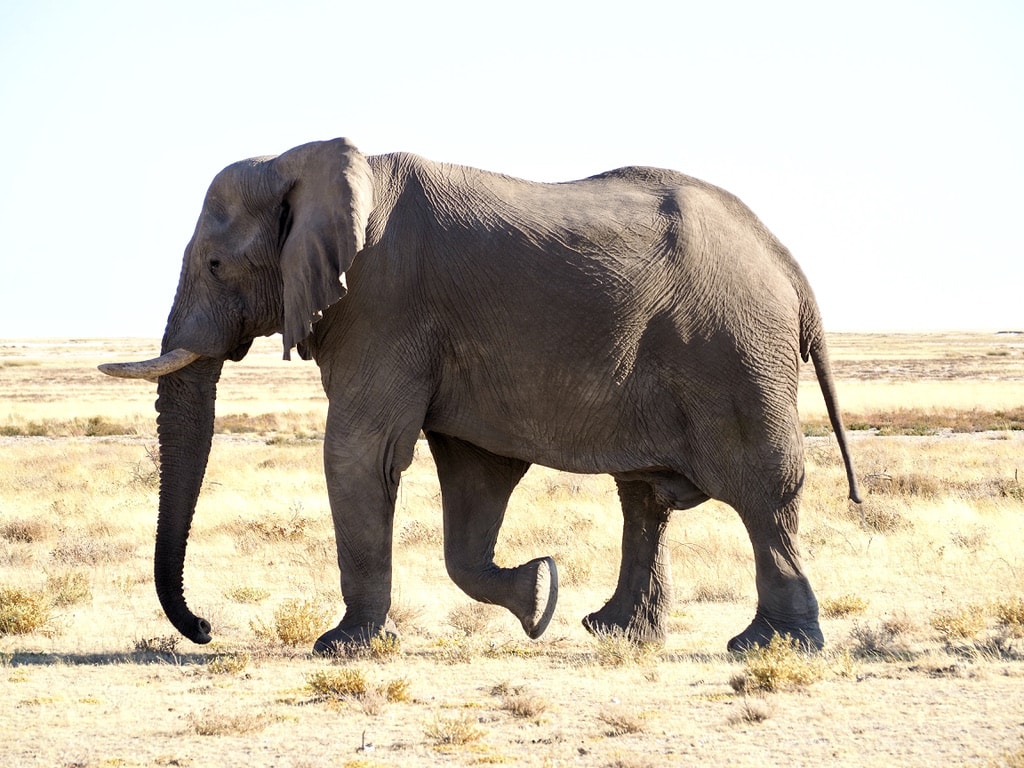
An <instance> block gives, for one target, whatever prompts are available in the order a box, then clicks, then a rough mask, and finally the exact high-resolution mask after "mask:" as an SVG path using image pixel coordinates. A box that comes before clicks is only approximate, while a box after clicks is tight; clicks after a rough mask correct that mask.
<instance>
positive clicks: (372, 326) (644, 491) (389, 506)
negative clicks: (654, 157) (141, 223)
mask: <svg viewBox="0 0 1024 768" xmlns="http://www.w3.org/2000/svg"><path fill="white" fill-rule="evenodd" d="M342 276H344V278H343V279H344V282H342V281H341V279H342ZM345 283H347V290H346V288H345ZM275 332H280V333H282V334H283V338H284V354H285V357H286V358H287V357H288V356H289V351H290V350H291V348H292V347H293V346H297V348H298V350H299V352H300V353H301V354H303V356H306V357H308V356H309V355H312V357H313V358H314V359H315V360H316V362H317V364H318V365H319V366H320V369H321V375H322V378H323V386H324V390H325V392H326V393H327V396H328V398H329V400H330V407H329V414H328V417H327V426H326V437H325V440H324V465H325V470H326V477H327V488H328V492H329V496H330V504H331V511H332V515H333V518H334V528H335V534H336V539H337V549H338V565H339V567H340V570H341V591H342V595H343V597H344V602H345V613H344V617H343V618H342V620H341V623H340V624H339V625H338V626H337V627H336V628H334V629H331V630H330V631H328V632H326V633H325V634H324V635H323V636H322V637H321V638H320V639H319V640H318V641H317V643H316V646H315V650H316V651H318V652H321V653H329V652H331V651H332V650H335V649H336V648H337V647H338V644H340V643H348V642H366V641H367V640H368V638H369V637H371V636H372V635H374V634H376V633H378V632H380V631H382V630H383V631H386V628H387V627H389V626H391V625H390V621H389V618H388V610H389V607H390V605H391V549H392V533H393V525H394V523H393V517H394V508H395V496H396V492H397V490H398V483H399V478H400V476H401V473H402V471H403V470H404V469H405V468H406V467H408V466H409V464H410V462H411V461H412V458H413V447H414V444H415V442H416V439H417V436H418V435H419V432H420V430H423V431H424V432H425V433H426V436H427V439H428V441H429V443H430V448H431V451H432V453H433V456H434V459H435V461H436V463H437V471H438V475H439V478H440V483H441V489H442V505H443V513H444V551H445V562H446V565H447V569H448V573H449V574H450V576H451V578H452V579H453V580H454V581H455V583H456V584H458V585H459V586H460V587H461V588H462V589H463V590H464V591H465V592H466V593H467V594H469V595H470V596H471V597H473V598H475V599H477V600H480V601H484V602H490V603H496V604H498V605H502V606H505V607H506V608H508V609H509V610H510V611H511V612H512V613H513V614H514V615H515V616H516V617H518V618H519V619H520V621H521V622H522V625H523V628H524V630H525V631H526V632H527V634H528V635H529V636H531V637H537V636H538V635H539V634H540V633H541V632H543V630H544V629H545V627H546V626H547V622H548V621H549V620H550V618H551V613H552V611H553V609H554V604H555V598H556V595H557V575H556V572H555V568H554V563H553V561H552V560H551V559H550V558H538V559H537V560H533V561H531V562H529V563H526V564H524V565H521V566H519V567H516V568H500V567H498V566H497V565H496V564H495V563H494V547H495V542H496V540H497V536H498V531H499V529H500V526H501V522H502V518H503V516H504V512H505V506H506V503H507V501H508V498H509V495H510V493H511V492H512V490H513V488H514V487H515V485H516V483H517V482H518V481H519V479H520V478H521V477H522V476H523V473H524V472H526V470H527V468H528V467H529V466H530V464H531V463H537V464H542V465H545V466H549V467H555V468H558V469H561V470H567V471H570V472H582V473H598V472H600V473H609V474H611V475H612V476H613V477H614V478H615V481H616V483H617V485H618V491H619V497H620V499H621V502H622V511H623V518H624V523H623V534H622V563H621V570H620V573H619V579H618V584H617V586H616V588H615V592H614V594H613V595H612V597H611V599H609V600H608V602H607V604H606V605H605V606H604V607H603V608H601V609H600V610H598V611H596V612H595V613H592V614H590V615H589V616H587V617H586V618H585V619H584V624H585V626H586V627H587V629H589V630H590V631H592V632H597V631H604V630H615V629H619V630H622V631H625V632H626V633H628V635H629V636H630V637H631V638H633V639H634V640H637V641H650V642H661V641H663V639H664V637H665V631H666V629H665V626H666V617H667V612H668V607H669V601H670V591H671V585H670V574H669V557H668V548H667V546H666V528H667V523H668V519H669V514H670V511H671V510H673V509H689V508H691V507H694V506H697V505H698V504H700V503H701V502H703V501H705V500H707V499H709V498H714V499H720V500H722V501H723V502H725V503H727V504H729V505H731V506H732V507H733V508H735V509H736V511H737V512H738V513H739V515H740V518H741V519H742V520H743V523H744V524H745V526H746V528H747V531H748V533H749V536H750V541H751V543H752V545H753V549H754V561H755V564H756V582H757V596H758V601H757V611H756V615H755V618H754V620H753V622H752V623H751V624H750V626H749V627H747V629H745V630H744V631H743V632H742V633H740V634H739V635H738V636H736V637H734V638H733V639H732V640H731V641H730V642H729V648H730V649H734V650H737V649H743V648H746V647H749V646H751V645H752V644H754V643H760V644H764V643H767V642H768V641H769V640H770V638H771V636H772V634H773V632H775V631H777V632H779V633H787V632H788V633H790V634H791V635H792V636H793V637H795V638H799V639H800V640H802V642H803V643H804V644H805V645H806V646H808V647H811V648H819V647H821V645H822V643H823V638H822V634H821V629H820V627H819V625H818V604H817V601H816V599H815V596H814V593H813V592H812V590H811V587H810V585H809V583H808V581H807V578H806V577H805V575H804V571H803V568H802V566H801V562H800V553H799V548H798V545H797V516H798V508H799V504H800V495H801V489H802V486H803V481H804V461H803V445H802V438H801V431H800V424H799V421H798V418H797V405H796V400H797V373H798V368H799V365H800V361H801V358H803V360H805V361H806V360H807V359H808V358H810V359H812V360H813V361H814V365H815V370H816V372H817V376H818V380H819V382H820V384H821V388H822V391H823V393H824V396H825V400H826V403H827V405H828V409H829V413H830V416H831V420H832V425H833V427H834V429H835V433H836V436H837V437H838V438H839V445H840V449H841V451H842V454H843V458H844V461H845V463H846V467H847V473H848V477H849V482H850V495H851V498H853V499H855V500H856V499H857V490H856V485H855V481H854V476H853V472H852V468H851V464H850V460H849V456H848V452H847V449H846V444H845V439H844V436H843V429H842V424H841V421H840V418H839V415H838V410H837V407H836V397H835V393H834V389H833V385H832V378H831V374H830V372H829V364H828V357H827V353H826V349H825V341H824V335H823V332H822V325H821V320H820V317H819V313H818V309H817V306H816V304H815V300H814V297H813V295H812V292H811V289H810V287H809V286H808V284H807V281H806V279H805V278H804V276H803V274H802V272H801V271H800V269H799V267H798V266H797V264H796V263H795V262H794V260H793V258H792V257H791V256H790V254H789V252H788V251H787V250H786V249H785V248H784V247H783V246H782V245H781V244H780V243H779V242H778V241H777V240H776V239H775V238H774V237H773V236H772V235H771V234H770V233H769V232H768V230H767V229H766V228H765V227H764V226H763V225H762V224H761V222H760V221H759V220H758V219H757V218H756V217H755V216H754V215H753V214H752V213H751V212H750V211H749V210H748V209H747V208H746V207H745V206H744V205H743V204H742V203H741V202H740V201H739V200H738V199H736V198H735V197H733V196H731V195H729V194H728V193H726V192H724V191H722V190H720V189H717V188H716V187H713V186H710V185H708V184H705V183H703V182H701V181H698V180H696V179H692V178H690V177H688V176H684V175H682V174H680V173H676V172H674V171H666V170H658V169H652V168H623V169H620V170H617V171H611V172H609V173H604V174H601V175H599V176H595V177H593V178H589V179H585V180H582V181H574V182H569V183H564V184H539V183H532V182H528V181H522V180H519V179H513V178H509V177H506V176H501V175H497V174H493V173H486V172H484V171H479V170H476V169H473V168H464V167H458V166H453V165H445V164H441V163H434V162H430V161H428V160H424V159H423V158H420V157H417V156H415V155H409V154H393V155H382V156H375V157H368V158H366V157H363V156H362V155H361V154H360V153H359V152H358V151H357V150H356V149H355V147H353V146H352V145H351V144H350V143H348V142H347V141H345V140H342V139H338V140H334V141H328V142H318V143H313V144H307V145H304V146H301V147H297V148H295V149H293V150H290V151H288V152H286V153H285V154H283V155H280V156H279V157H274V158H260V159H254V160H247V161H243V162H240V163H236V164H234V165H232V166H229V167H228V168H226V169H225V170H224V171H222V172H221V173H220V174H219V175H218V176H217V177H216V178H215V179H214V181H213V184H212V185H211V187H210V190H209V192H208V193H207V197H206V201H205V203H204V205H203V209H202V213H201V215H200V217H199V222H198V224H197V226H196V231H195V235H194V237H193V239H192V241H191V242H190V243H189V245H188V247H187V248H186V250H185V256H184V263H183V265H182V271H181V279H180V283H179V285H178V292H177V297H176V298H175V301H174V306H173V309H172V310H171V313H170V317H169V319H168V322H167V329H166V333H165V336H164V340H163V350H164V352H167V351H169V350H172V349H175V348H185V349H188V350H191V351H192V352H195V353H199V354H200V355H202V357H200V358H199V359H198V360H197V361H195V362H193V363H192V364H191V365H188V366H187V367H185V368H184V369H182V370H180V371H178V372H175V373H171V374H167V375H163V376H161V377H160V378H159V385H158V391H159V399H158V401H157V410H158V412H159V418H158V424H159V436H160V455H161V462H162V467H161V478H160V513H159V522H158V530H157V543H156V557H155V577H156V584H157V591H158V593H159V596H160V600H161V603H162V605H163V607H164V610H165V611H166V613H167V616H168V618H169V619H170V620H171V622H172V623H173V624H174V626H175V627H177V628H178V630H179V631H180V632H181V633H182V634H184V635H185V636H186V637H188V638H190V639H192V640H194V641H195V642H199V643H203V642H207V641H209V639H210V634H209V633H210V626H209V624H208V623H207V622H206V621H205V620H204V619H201V618H198V617H196V616H195V615H193V614H192V612H191V611H190V610H189V608H188V607H187V606H186V604H185V600H184V598H183V595H182V589H183V585H182V571H183V564H184V557H185V547H186V543H187V538H188V531H189V527H190V525H191V520H192V515H193V511H194V508H195V504H196V499H197V497H198V494H199V488H200V485H201V483H202V479H203V475H204V472H205V469H206V463H207V458H208V454H209V449H210V443H211V436H212V432H213V417H214V401H215V397H216V383H217V380H218V377H219V375H220V372H221V367H222V364H223V362H224V360H226V359H229V360H239V359H241V358H242V357H243V356H244V355H245V353H246V351H247V350H248V347H249V345H250V343H251V342H252V340H253V338H254V337H257V336H261V335H269V334H273V333H275Z"/></svg>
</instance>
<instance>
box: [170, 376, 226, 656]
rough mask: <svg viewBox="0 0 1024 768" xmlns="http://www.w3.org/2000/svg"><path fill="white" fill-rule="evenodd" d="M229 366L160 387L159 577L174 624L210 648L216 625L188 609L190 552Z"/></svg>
mask: <svg viewBox="0 0 1024 768" xmlns="http://www.w3.org/2000/svg"><path fill="white" fill-rule="evenodd" d="M222 366H223V362H222V361H221V360H215V359H212V358H208V357H203V358H200V359H199V360H197V361H196V362H194V363H193V364H192V365H190V366H188V367H187V368H185V369H183V370H181V371H179V372H177V373H172V374H170V375H167V376H161V377H160V379H159V383H158V386H157V393H158V397H157V401H156V409H157V412H158V413H159V415H158V416H157V432H158V435H159V438H160V513H159V517H158V519H157V531H156V552H155V555H154V559H153V576H154V580H155V582H156V593H157V596H158V597H159V598H160V605H161V606H163V609H164V613H165V614H167V618H168V619H169V620H170V622H171V624H173V625H174V626H175V628H176V629H177V630H178V631H179V632H181V634H183V635H184V636H185V637H187V638H188V639H189V640H192V641H193V642H195V643H208V642H210V624H209V622H208V621H206V619H203V618H200V617H198V616H196V615H195V614H193V613H192V611H190V610H189V608H188V606H187V605H186V604H185V597H184V580H183V573H184V567H185V547H186V545H187V544H188V533H189V529H190V528H191V525H192V516H193V514H194V513H195V508H196V501H197V499H198V498H199V489H200V487H201V486H202V484H203V476H204V474H205V473H206V463H207V460H208V459H209V457H210V446H211V444H212V441H213V418H214V403H215V401H216V397H217V380H218V379H219V378H220V372H221V368H222Z"/></svg>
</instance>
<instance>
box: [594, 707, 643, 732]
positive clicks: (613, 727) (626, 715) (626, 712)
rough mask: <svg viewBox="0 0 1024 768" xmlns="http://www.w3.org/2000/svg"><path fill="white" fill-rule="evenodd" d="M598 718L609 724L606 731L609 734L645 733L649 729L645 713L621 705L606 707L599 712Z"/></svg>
mask: <svg viewBox="0 0 1024 768" xmlns="http://www.w3.org/2000/svg"><path fill="white" fill-rule="evenodd" d="M597 719H598V720H600V721H601V722H602V723H604V724H605V725H606V726H608V730H607V731H605V733H606V734H607V735H608V736H624V735H625V734H627V733H643V732H644V731H645V730H646V729H647V722H646V716H645V715H644V713H642V712H637V711H636V710H634V709H631V708H630V707H625V706H621V705H613V706H607V707H605V708H604V709H602V710H601V711H600V712H599V713H598V715H597Z"/></svg>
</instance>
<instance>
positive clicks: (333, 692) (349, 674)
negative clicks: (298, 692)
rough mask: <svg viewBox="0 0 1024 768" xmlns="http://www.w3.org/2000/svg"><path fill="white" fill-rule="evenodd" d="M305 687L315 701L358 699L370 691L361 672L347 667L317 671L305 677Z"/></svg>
mask: <svg viewBox="0 0 1024 768" xmlns="http://www.w3.org/2000/svg"><path fill="white" fill-rule="evenodd" d="M306 686H307V687H308V688H309V690H310V691H312V693H313V696H314V697H315V698H317V699H345V698H356V699H358V698H360V697H362V696H365V695H366V693H367V691H369V690H370V685H369V683H368V682H367V681H366V675H365V674H363V672H362V670H359V669H351V668H348V667H334V668H331V669H318V670H317V671H316V672H311V673H310V674H309V675H307V676H306Z"/></svg>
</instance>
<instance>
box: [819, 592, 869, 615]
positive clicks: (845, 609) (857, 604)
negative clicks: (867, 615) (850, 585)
mask: <svg viewBox="0 0 1024 768" xmlns="http://www.w3.org/2000/svg"><path fill="white" fill-rule="evenodd" d="M867 608H868V601H867V600H865V599H864V598H863V597H858V596H857V595H841V596H840V597H831V598H827V599H825V600H822V601H821V615H822V616H824V617H825V618H827V619H841V618H844V617H846V616H855V615H858V614H861V613H864V611H866V610H867Z"/></svg>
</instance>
